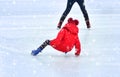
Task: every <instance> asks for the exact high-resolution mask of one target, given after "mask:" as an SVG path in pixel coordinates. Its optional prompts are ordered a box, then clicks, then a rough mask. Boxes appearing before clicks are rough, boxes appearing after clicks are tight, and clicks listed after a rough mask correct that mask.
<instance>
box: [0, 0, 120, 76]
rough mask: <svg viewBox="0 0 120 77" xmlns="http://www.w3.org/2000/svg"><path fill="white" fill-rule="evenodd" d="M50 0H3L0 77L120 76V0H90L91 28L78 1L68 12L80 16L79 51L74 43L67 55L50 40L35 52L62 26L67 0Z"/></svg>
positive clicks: (0, 23) (73, 15)
mask: <svg viewBox="0 0 120 77" xmlns="http://www.w3.org/2000/svg"><path fill="white" fill-rule="evenodd" d="M49 1H50V0H46V1H44V0H0V77H120V1H119V0H114V1H109V0H105V1H104V0H100V1H99V0H85V5H86V9H87V11H88V13H89V17H90V21H91V26H92V28H91V29H90V30H88V29H87V28H86V25H85V21H84V18H83V16H82V13H81V11H80V10H79V6H78V5H77V4H75V5H74V6H73V8H72V10H71V12H70V13H69V15H68V16H67V18H68V17H73V18H76V19H78V20H79V21H80V25H79V29H80V31H79V38H80V41H81V45H82V51H81V55H80V56H79V57H76V56H75V55H74V53H75V49H73V50H72V51H71V52H70V53H67V54H66V55H65V54H64V53H61V52H59V51H57V50H55V49H53V48H52V47H50V46H47V47H46V48H45V49H44V50H43V52H42V53H40V54H39V55H37V56H31V54H30V53H31V51H32V50H33V49H36V48H37V47H38V46H39V45H40V44H42V43H43V42H44V41H45V40H46V39H53V38H55V37H56V35H57V33H58V31H59V30H57V29H56V28H57V24H58V21H59V18H60V16H61V15H62V13H63V11H64V10H65V7H66V1H67V0H58V1H56V0H52V1H51V2H49ZM67 18H66V20H65V22H64V24H65V23H66V21H67ZM64 24H63V25H64Z"/></svg>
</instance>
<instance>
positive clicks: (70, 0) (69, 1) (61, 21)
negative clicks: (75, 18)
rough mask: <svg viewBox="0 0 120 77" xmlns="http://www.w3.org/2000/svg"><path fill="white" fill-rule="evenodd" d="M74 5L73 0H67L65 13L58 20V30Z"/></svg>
mask: <svg viewBox="0 0 120 77" xmlns="http://www.w3.org/2000/svg"><path fill="white" fill-rule="evenodd" d="M74 3H75V0H68V1H67V7H66V9H65V11H64V12H63V14H62V16H61V18H60V20H59V23H58V28H61V25H62V23H63V22H64V20H65V18H66V17H67V15H68V14H69V12H70V10H71V8H72V6H73V4H74Z"/></svg>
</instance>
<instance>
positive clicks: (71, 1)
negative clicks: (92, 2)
mask: <svg viewBox="0 0 120 77" xmlns="http://www.w3.org/2000/svg"><path fill="white" fill-rule="evenodd" d="M75 2H77V3H78V4H79V6H80V9H81V11H82V13H83V15H84V18H85V20H89V17H88V13H87V11H86V9H85V6H84V0H68V2H67V7H66V10H65V11H64V13H63V15H62V16H61V18H60V22H63V21H64V20H65V18H66V16H67V15H68V14H69V12H70V10H71V8H72V6H73V4H74V3H75Z"/></svg>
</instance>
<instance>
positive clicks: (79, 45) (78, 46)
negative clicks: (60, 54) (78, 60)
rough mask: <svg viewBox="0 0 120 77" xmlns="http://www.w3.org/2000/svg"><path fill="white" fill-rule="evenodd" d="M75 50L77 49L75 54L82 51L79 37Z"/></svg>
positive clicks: (77, 54)
mask: <svg viewBox="0 0 120 77" xmlns="http://www.w3.org/2000/svg"><path fill="white" fill-rule="evenodd" d="M75 50H76V52H75V55H76V56H79V55H80V52H81V44H80V41H79V38H77V40H76V44H75Z"/></svg>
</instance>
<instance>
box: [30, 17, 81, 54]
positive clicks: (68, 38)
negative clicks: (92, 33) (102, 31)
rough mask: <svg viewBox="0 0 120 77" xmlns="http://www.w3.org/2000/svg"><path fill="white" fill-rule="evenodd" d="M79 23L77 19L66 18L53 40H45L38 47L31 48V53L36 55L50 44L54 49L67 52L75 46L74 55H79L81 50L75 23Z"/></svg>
mask: <svg viewBox="0 0 120 77" xmlns="http://www.w3.org/2000/svg"><path fill="white" fill-rule="evenodd" d="M78 24H79V21H78V20H76V19H75V20H73V19H72V18H69V19H68V23H67V24H65V26H64V27H63V28H62V29H61V30H60V32H59V33H58V35H57V37H56V38H55V39H53V40H46V41H45V42H44V43H43V44H42V45H41V46H40V47H39V48H37V49H36V50H33V51H32V52H31V54H32V55H33V56H36V55H37V54H38V53H39V52H41V51H42V50H43V49H44V48H45V47H46V46H47V45H50V46H52V47H53V48H54V49H56V50H59V51H61V52H64V53H67V52H70V51H71V50H72V48H73V47H74V46H75V49H76V52H75V55H76V56H79V54H80V52H81V44H80V41H79V37H78V32H79V29H78V27H77V25H78Z"/></svg>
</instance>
